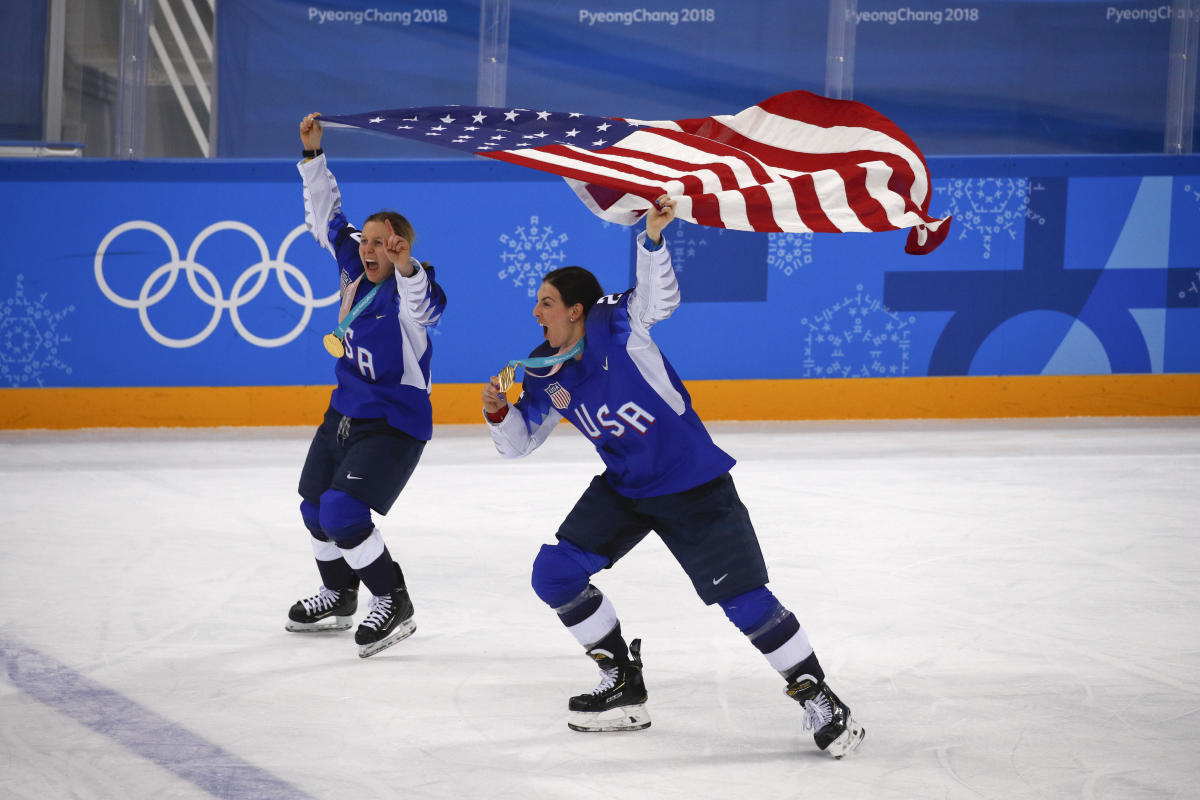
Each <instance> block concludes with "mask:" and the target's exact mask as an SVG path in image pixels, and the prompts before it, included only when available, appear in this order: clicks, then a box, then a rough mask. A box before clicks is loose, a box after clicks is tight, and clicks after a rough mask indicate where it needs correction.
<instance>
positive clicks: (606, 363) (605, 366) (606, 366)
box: [604, 356, 608, 372]
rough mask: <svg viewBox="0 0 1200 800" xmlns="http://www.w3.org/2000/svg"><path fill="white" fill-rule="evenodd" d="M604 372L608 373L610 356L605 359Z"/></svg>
mask: <svg viewBox="0 0 1200 800" xmlns="http://www.w3.org/2000/svg"><path fill="white" fill-rule="evenodd" d="M604 371H605V372H608V356H605V357H604Z"/></svg>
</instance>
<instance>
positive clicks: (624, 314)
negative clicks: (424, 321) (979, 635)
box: [483, 195, 864, 758]
mask: <svg viewBox="0 0 1200 800" xmlns="http://www.w3.org/2000/svg"><path fill="white" fill-rule="evenodd" d="M674 216H675V203H674V201H672V200H671V199H670V198H669V197H667V196H666V195H664V196H663V197H661V198H660V199H659V200H658V204H657V208H653V209H650V211H648V212H647V214H646V231H645V233H643V234H641V235H639V237H638V245H637V286H636V287H634V288H633V289H632V290H630V291H627V292H625V293H623V294H616V295H608V296H602V295H603V290H602V289H601V288H600V284H599V282H598V281H597V280H596V278H595V276H594V275H592V273H590V272H589V271H587V270H585V269H583V268H582V267H564V268H562V269H558V270H555V271H553V272H550V273H549V274H547V275H546V277H545V279H544V282H543V283H542V285H541V287H540V289H539V290H538V296H537V304H536V306H535V307H534V310H533V315H534V317H535V318H536V319H537V321H538V323H540V324H541V326H542V328H543V331H544V333H545V339H546V341H545V342H544V343H543V344H541V345H540V346H538V348H537V349H535V350H534V351H533V353H532V356H531V358H529V359H526V360H523V361H522V362H521V364H522V365H523V366H525V379H524V383H523V387H522V389H523V390H522V392H521V396H520V398H519V399H518V400H517V402H516V404H515V405H509V404H508V401H507V398H506V397H505V395H504V394H503V389H507V388H508V386H507V385H506V384H508V383H509V381H510V379H511V372H510V373H509V374H508V375H506V376H504V377H503V378H501V377H493V378H492V380H491V382H490V383H489V384H488V385H487V386H486V387H485V388H484V390H483V410H484V415H485V417H486V419H487V422H488V427H489V430H490V431H491V435H492V439H493V441H494V443H495V445H496V449H497V450H498V451H499V452H500V454H501V455H502V456H505V457H509V458H517V457H520V456H524V455H527V454H529V453H530V452H532V451H533V450H534V449H536V448H537V447H538V446H540V445H541V444H542V443H543V442H544V441H545V440H546V438H547V437H548V436H549V435H550V433H551V431H553V430H554V429H555V427H557V425H558V422H559V421H560V420H561V419H563V418H564V417H565V418H566V419H567V420H568V421H569V422H570V423H571V424H572V425H574V426H575V427H576V428H578V429H579V430H580V432H582V433H583V434H584V435H585V436H587V437H588V438H590V439H591V440H592V443H593V444H594V445H595V447H596V450H597V452H599V454H600V458H601V459H602V460H603V461H604V464H605V467H606V469H605V471H604V473H603V474H602V475H598V476H596V477H595V478H593V479H592V482H591V485H590V486H588V488H587V490H586V491H585V492H584V493H583V496H582V497H580V499H579V501H578V502H577V503H576V504H575V507H574V509H572V511H571V513H570V514H568V515H567V518H566V519H565V520H564V521H563V523H562V525H561V526H560V527H559V529H558V532H557V540H558V541H557V542H556V543H555V544H553V545H543V546H542V549H541V551H540V552H539V553H538V555H537V558H536V559H535V560H534V562H533V589H534V591H535V592H536V593H537V595H538V597H539V598H541V600H542V601H543V602H545V603H546V604H547V605H549V606H550V607H551V608H553V609H554V610H555V612H557V614H558V618H559V620H560V621H561V622H562V623H563V625H565V626H566V627H567V629H568V630H569V631H570V632H571V633H572V634H573V635H574V637H575V639H576V640H577V641H578V642H579V643H580V644H581V645H582V646H583V648H584V649H585V650H586V651H587V655H588V656H589V657H591V658H592V659H593V660H595V662H596V663H597V664H598V665H599V667H600V671H601V681H600V684H599V685H598V686H597V687H596V688H595V689H594V690H593V691H592V692H590V693H588V694H582V695H579V696H576V697H572V698H571V699H570V701H569V703H568V710H569V712H570V719H569V721H568V726H569V727H571V728H572V729H574V730H582V731H613V730H639V729H642V728H646V727H649V725H650V717H649V714H648V713H647V711H646V708H645V702H646V699H647V694H646V688H645V683H644V682H643V679H642V661H641V654H640V650H641V640H639V639H634V640H633V641H632V642H629V644H628V645H627V644H626V642H625V639H624V638H623V636H622V634H621V624H620V622H619V621H618V619H617V614H616V611H615V610H614V608H613V604H612V603H611V601H610V600H609V599H608V598H607V597H605V595H604V594H603V593H601V591H600V590H599V589H597V588H596V587H595V586H594V585H592V583H591V582H590V578H591V576H592V575H594V574H595V573H597V572H599V571H600V570H601V569H604V568H606V567H611V566H612V565H613V564H615V563H616V562H617V561H618V560H619V559H620V558H621V557H622V556H624V555H625V554H626V553H628V552H629V551H630V550H631V549H632V548H633V547H634V546H635V545H637V543H638V542H640V541H641V540H642V539H643V538H645V536H646V535H647V534H648V533H649V532H650V531H651V530H653V531H655V532H656V533H657V534H658V535H659V537H661V539H662V540H663V542H664V543H665V544H666V546H667V548H668V549H669V550H670V552H671V554H672V555H673V556H674V557H675V559H676V560H677V561H678V562H679V564H680V566H682V567H683V569H684V571H685V572H686V573H687V575H688V577H689V578H690V579H691V581H692V585H693V586H694V587H695V590H696V592H697V594H699V595H700V599H701V600H703V601H704V602H705V604H709V605H711V604H713V603H716V604H719V605H720V606H721V608H722V609H723V610H724V611H725V614H726V616H727V617H728V618H729V620H730V621H731V622H732V623H733V624H734V625H736V626H737V627H738V629H740V630H741V631H742V633H744V634H745V635H746V636H747V638H749V640H750V643H751V644H753V645H754V646H755V647H756V648H758V649H759V650H760V651H761V652H762V653H763V654H764V655H765V656H766V659H767V661H768V663H770V665H771V666H772V667H774V668H775V669H776V670H778V671H779V672H780V673H781V674H782V675H783V677H784V679H785V680H786V681H787V686H786V692H787V694H788V695H790V696H791V697H792V698H793V699H794V700H796V701H797V702H798V703H800V704H801V705H802V706H803V707H804V711H805V720H806V724H807V725H809V726H811V727H812V729H813V730H814V737H815V740H816V744H817V746H818V747H819V748H820V749H822V750H824V751H826V752H828V753H830V754H832V755H833V756H834V757H835V758H841V757H843V756H845V755H846V754H847V753H850V752H852V751H853V750H855V749H856V748H857V747H858V745H859V743H860V742H861V741H862V738H863V735H864V730H863V728H862V727H861V726H859V725H858V724H857V723H856V722H855V721H854V720H853V719H852V718H851V716H850V709H849V708H848V707H847V706H846V705H845V704H844V703H843V702H842V701H841V700H839V699H838V697H837V696H836V695H835V694H834V693H833V691H832V690H830V688H829V686H828V685H827V684H826V682H825V673H824V671H823V670H822V669H821V665H820V664H819V663H818V661H817V656H816V654H815V653H814V652H813V649H812V647H811V646H810V645H809V641H808V636H807V635H806V634H805V632H804V629H803V628H802V627H800V623H799V622H798V621H797V620H796V617H795V616H794V615H793V614H792V613H791V612H790V611H788V610H787V609H786V608H784V607H783V605H781V604H780V602H779V601H778V600H777V599H776V598H775V596H774V595H773V594H772V593H771V591H770V590H769V589H767V587H766V583H767V569H766V565H765V564H764V562H763V557H762V552H761V550H760V549H759V545H758V539H757V537H756V535H755V533H754V528H753V527H752V526H751V524H750V517H749V514H748V513H747V511H746V507H745V506H744V505H742V502H741V500H739V499H738V495H737V491H736V490H735V488H734V485H733V479H732V477H731V476H730V475H729V469H730V467H732V466H733V464H734V460H733V459H732V458H730V457H729V456H728V455H727V454H725V453H724V452H723V451H721V450H720V449H719V448H718V447H717V446H716V445H715V444H714V443H713V441H712V439H711V438H710V437H709V435H708V432H707V431H706V430H705V428H704V425H703V423H702V422H701V421H700V418H699V417H698V416H697V415H696V413H695V412H694V411H693V410H692V406H691V398H690V397H689V395H688V393H687V390H686V389H685V388H684V387H683V384H682V383H681V382H680V380H679V377H678V376H677V375H676V374H675V371H674V369H672V368H671V365H670V363H668V362H667V360H666V358H665V357H664V356H663V354H662V353H661V352H660V351H659V349H658V347H657V345H656V344H655V343H654V340H653V339H651V338H650V332H649V331H650V326H652V325H653V324H655V323H656V322H660V321H662V320H664V319H666V318H667V317H669V316H670V315H671V313H672V312H673V311H674V310H675V308H676V307H677V306H678V305H679V287H678V284H677V282H676V279H675V272H674V270H673V269H672V267H671V256H670V252H669V251H668V249H667V248H666V246H665V245H664V242H663V238H662V231H663V229H664V228H665V227H666V226H667V224H668V223H670V222H671V220H672V219H674ZM502 387H503V389H502Z"/></svg>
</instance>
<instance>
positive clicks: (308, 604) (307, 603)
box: [300, 586, 338, 614]
mask: <svg viewBox="0 0 1200 800" xmlns="http://www.w3.org/2000/svg"><path fill="white" fill-rule="evenodd" d="M337 601H338V592H335V591H333V590H332V589H326V588H325V587H324V586H322V587H321V590H320V591H319V592H317V593H316V594H314V595H313V596H312V597H306V598H304V599H303V600H301V601H300V604H301V605H302V606H304V610H305V611H306V612H308V613H309V614H315V613H316V612H318V611H327V610H329V609H331V608H333V607H334V606H335V605H337Z"/></svg>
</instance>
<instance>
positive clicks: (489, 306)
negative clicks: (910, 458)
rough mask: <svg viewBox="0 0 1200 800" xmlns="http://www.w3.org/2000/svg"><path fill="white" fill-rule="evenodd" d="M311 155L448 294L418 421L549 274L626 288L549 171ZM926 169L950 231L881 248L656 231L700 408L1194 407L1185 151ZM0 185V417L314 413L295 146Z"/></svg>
mask: <svg viewBox="0 0 1200 800" xmlns="http://www.w3.org/2000/svg"><path fill="white" fill-rule="evenodd" d="M332 166H333V168H334V170H335V171H336V174H337V175H338V177H339V181H340V183H341V186H342V190H343V206H344V210H345V211H346V213H347V215H348V216H349V218H351V219H352V220H362V219H363V218H365V217H366V216H367V215H368V214H370V213H371V212H374V211H376V210H378V209H380V208H394V209H397V210H399V211H401V212H403V213H404V214H406V215H407V216H408V217H409V219H410V220H411V221H412V223H413V225H414V226H415V228H416V231H417V238H416V244H415V246H414V248H413V252H414V254H415V255H416V256H417V257H418V258H421V259H422V260H425V261H429V262H431V263H432V264H434V265H435V267H436V269H437V276H438V280H439V281H440V282H441V283H442V285H443V286H444V287H445V289H446V292H447V295H448V297H449V305H448V307H447V311H446V314H445V316H444V317H443V320H442V322H441V324H440V325H439V326H438V327H437V328H436V329H435V330H434V334H433V347H434V351H435V359H434V368H433V377H434V382H435V388H436V392H440V394H437V395H436V397H435V401H436V402H435V409H436V410H437V416H436V417H435V421H443V422H472V421H475V420H476V418H477V417H478V388H477V387H478V386H479V384H481V383H482V382H484V381H486V380H487V378H488V376H490V375H493V374H495V373H496V371H497V370H498V369H499V368H500V367H501V366H503V365H504V364H505V363H507V361H509V360H510V359H513V358H518V357H522V356H524V355H526V354H527V353H528V352H529V351H530V350H531V349H532V348H533V347H534V346H535V345H536V344H537V343H538V341H539V340H540V330H539V329H538V328H537V326H536V324H535V323H534V321H533V317H532V314H531V311H532V307H533V302H534V296H535V294H536V291H537V287H538V285H539V283H540V280H541V276H542V275H544V274H545V273H546V272H548V271H549V270H551V269H555V268H557V267H561V266H565V265H568V264H580V265H583V266H586V267H588V268H590V269H592V270H593V271H595V272H596V274H597V275H598V277H599V278H600V280H601V282H602V284H603V286H604V287H605V289H606V290H607V291H622V290H624V289H626V288H628V287H629V286H631V285H632V282H633V235H634V233H635V232H636V229H631V228H625V227H621V226H617V225H612V224H607V223H604V222H601V221H599V220H597V219H596V218H595V217H594V216H593V215H592V214H591V212H589V211H588V210H586V209H585V208H584V207H583V205H582V204H581V203H579V202H578V200H577V199H576V198H575V197H574V196H573V194H572V193H571V192H570V190H569V189H568V188H567V187H566V186H565V184H563V183H562V181H561V180H559V179H558V178H553V177H550V176H544V175H542V174H541V173H537V172H535V171H532V170H522V169H520V168H518V167H513V166H511V165H506V164H499V163H492V162H484V161H482V160H480V161H420V160H410V161H401V160H394V161H363V160H347V161H345V162H342V163H338V162H336V161H335V162H333V164H332ZM930 167H931V171H932V174H933V175H934V176H936V177H935V178H934V184H933V189H934V194H933V200H932V203H931V209H932V210H933V211H934V212H936V213H938V214H943V213H951V214H953V215H954V221H953V226H954V227H953V228H952V231H951V233H950V236H949V238H948V239H947V241H946V242H945V243H944V244H943V245H942V246H941V247H940V248H938V249H937V250H936V251H935V252H934V253H932V254H930V255H927V256H910V255H907V254H905V253H904V252H903V237H904V235H905V232H904V231H897V232H890V233H878V234H815V235H814V234H753V233H742V232H733V231H723V230H718V229H712V228H704V227H700V226H695V225H690V224H686V223H676V224H675V225H673V226H672V227H671V228H670V229H668V234H667V236H668V241H669V243H670V244H669V246H670V248H671V251H672V256H673V259H674V262H675V265H676V269H677V271H678V274H679V279H680V283H681V289H682V296H683V304H682V305H681V306H680V308H679V309H678V310H677V311H676V312H675V314H674V316H673V317H672V318H671V319H670V320H668V321H666V322H664V323H661V324H660V325H659V326H657V327H656V329H655V337H656V340H657V341H658V342H659V344H660V345H661V346H662V348H663V350H664V351H665V352H666V353H668V354H669V356H670V358H671V360H672V362H673V364H674V365H675V367H676V369H677V370H678V372H679V374H680V376H681V377H682V378H683V379H684V380H686V381H688V382H689V385H691V386H692V387H693V393H694V394H696V392H697V391H700V392H701V393H700V394H696V398H697V402H698V403H700V404H701V405H702V407H703V408H704V409H705V411H706V413H707V414H708V415H709V416H710V418H714V419H790V418H844V417H864V416H866V417H891V418H895V417H904V416H934V417H938V416H940V417H946V416H1022V415H1027V414H1028V415H1032V416H1063V415H1076V414H1083V415H1094V414H1103V415H1108V414H1142V413H1147V414H1181V413H1182V414H1195V413H1200V384H1198V383H1197V381H1196V378H1197V375H1198V374H1200V157H1196V156H1180V157H1166V156H1141V157H1109V156H1093V157H1024V158H978V157H964V158H954V159H931V160H930ZM0 182H3V183H4V184H5V185H4V186H3V191H4V193H5V196H7V197H11V198H20V203H19V204H17V205H15V207H13V208H11V209H10V211H9V214H8V221H9V223H10V224H11V225H12V228H11V229H12V230H14V231H20V238H19V239H17V240H16V242H17V244H16V246H15V247H12V248H10V250H9V256H8V257H7V258H6V260H5V262H4V264H3V269H2V270H0V427H62V426H66V427H79V426H84V427H90V426H96V425H101V426H103V425H109V424H117V425H121V424H135V425H161V424H166V425H179V424H182V425H188V424H299V423H301V422H307V421H309V420H310V419H311V418H315V417H314V416H313V415H314V414H316V413H318V412H319V408H318V406H319V405H321V404H323V403H325V402H326V401H327V399H328V389H326V388H323V387H326V386H328V384H330V383H331V381H332V375H333V372H332V369H331V367H332V364H331V363H330V356H329V355H328V354H327V353H326V352H325V349H324V348H323V346H322V344H321V338H322V337H323V336H324V335H325V334H326V333H327V332H328V331H329V330H331V329H332V328H333V327H334V325H335V324H336V314H337V312H336V307H335V304H334V296H335V291H336V283H337V277H336V269H335V266H334V263H333V260H332V259H331V258H330V257H329V255H328V253H326V252H325V251H324V250H322V249H320V248H319V247H318V246H317V244H316V242H315V241H314V240H313V239H312V237H311V236H310V235H309V234H308V233H307V232H306V231H305V230H304V228H303V205H302V202H301V198H300V181H299V176H298V175H297V173H296V169H295V165H294V163H292V162H290V161H207V162H200V161H197V162H192V161H183V162H142V163H138V162H115V161H82V162H81V161H75V162H71V163H68V162H51V161H6V162H0ZM986 376H991V377H986ZM995 376H1001V378H1004V377H1007V378H1008V379H1009V380H1008V381H1007V382H1004V381H1002V382H1000V383H996V382H995V381H996V380H998V379H997V378H996V377H995ZM1071 376H1076V377H1074V378H1071ZM1104 376H1108V381H1107V382H1105V381H1100V382H1097V381H1096V380H1093V379H1095V378H1103V377H1104ZM1154 376H1157V377H1158V379H1159V380H1158V382H1156V383H1154V384H1153V385H1150V384H1147V383H1146V382H1145V380H1140V381H1138V380H1134V381H1133V382H1131V379H1138V378H1142V379H1150V378H1153V377H1154ZM858 378H870V379H884V380H882V381H875V382H871V381H868V382H863V381H858V380H854V379H858ZM1032 378H1037V379H1039V380H1041V381H1042V382H1041V383H1039V384H1037V385H1036V386H1035V385H1033V384H1030V383H1029V381H1030V380H1031V379H1032ZM1051 378H1070V380H1068V382H1067V383H1063V382H1062V381H1061V380H1060V381H1057V382H1055V381H1052V380H1050V379H1051ZM1083 378H1088V380H1083ZM846 379H849V380H846ZM898 379H899V380H898ZM905 379H922V380H924V381H925V382H926V383H922V382H921V381H920V380H918V381H916V382H914V381H911V380H905ZM946 379H955V380H956V381H957V382H951V383H945V380H946ZM897 380H898V382H897ZM963 380H966V381H967V382H968V383H966V384H964V383H962V381H963ZM989 381H990V382H989ZM188 387H210V388H208V389H202V388H196V389H189V388H188ZM272 387H277V389H278V391H274V392H272V391H271V389H272ZM294 387H312V389H305V390H304V391H300V392H297V391H296V390H295V389H294ZM697 387H699V388H697ZM847 387H850V388H847ZM859 387H861V388H859ZM1014 387H1015V388H1014ZM1022 387H1024V388H1022ZM21 390H31V391H28V392H22V391H21ZM38 392H40V394H39V393H38ZM206 392H207V394H206ZM436 392H435V394H436ZM814 392H815V393H816V394H814ZM216 395H219V397H218V396H216ZM1081 398H1082V402H1078V401H1080V399H1081ZM246 409H249V410H248V411H246ZM243 411H245V413H243Z"/></svg>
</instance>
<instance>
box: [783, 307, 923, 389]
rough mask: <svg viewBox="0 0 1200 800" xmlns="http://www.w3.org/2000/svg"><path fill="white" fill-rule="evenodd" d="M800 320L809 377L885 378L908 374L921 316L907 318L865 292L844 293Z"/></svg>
mask: <svg viewBox="0 0 1200 800" xmlns="http://www.w3.org/2000/svg"><path fill="white" fill-rule="evenodd" d="M800 323H801V324H802V325H804V326H805V327H807V328H808V333H807V334H805V336H804V360H803V362H802V364H803V366H804V377H806V378H880V377H894V376H898V375H905V374H907V373H908V366H909V365H908V351H909V348H910V347H911V339H910V335H911V334H912V329H913V327H914V326H915V325H916V317H913V316H909V317H907V318H901V317H900V315H899V314H896V313H895V312H893V311H889V310H888V308H887V307H886V306H884V305H883V304H882V303H881V302H880V301H879V300H876V299H875V298H874V297H872V296H871V295H870V294H868V293H864V292H863V287H862V284H859V285H857V286H856V287H855V288H854V294H852V295H849V296H847V297H844V298H842V299H841V300H840V301H838V302H836V303H834V304H833V305H831V306H829V307H828V308H825V309H823V310H822V311H819V312H818V313H816V314H814V315H813V316H811V317H802V318H801V319H800Z"/></svg>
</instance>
